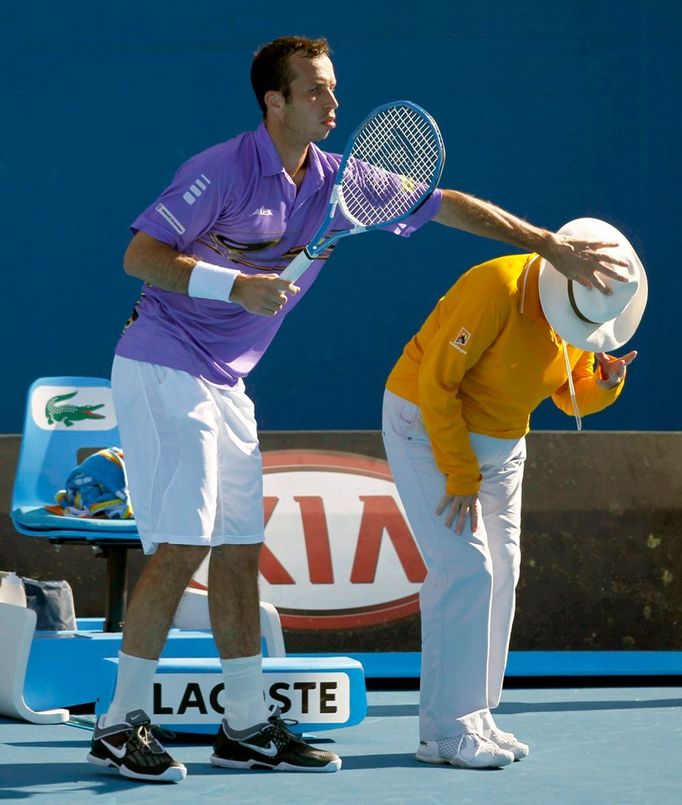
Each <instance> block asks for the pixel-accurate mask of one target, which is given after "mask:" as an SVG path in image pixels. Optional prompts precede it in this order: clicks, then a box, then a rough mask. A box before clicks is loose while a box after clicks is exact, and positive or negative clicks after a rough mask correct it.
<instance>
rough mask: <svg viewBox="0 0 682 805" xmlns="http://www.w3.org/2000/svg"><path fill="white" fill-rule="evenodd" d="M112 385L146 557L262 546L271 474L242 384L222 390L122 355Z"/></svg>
mask: <svg viewBox="0 0 682 805" xmlns="http://www.w3.org/2000/svg"><path fill="white" fill-rule="evenodd" d="M111 386H112V394H113V399H114V408H115V409H116V417H117V419H118V427H119V433H120V437H121V446H122V448H123V452H124V457H125V466H126V472H127V475H128V486H129V488H130V498H131V502H132V505H133V510H134V513H135V520H136V524H137V528H138V531H139V534H140V539H141V541H142V547H143V548H144V551H145V553H153V552H154V551H155V550H156V548H157V546H158V545H159V544H160V543H172V544H178V545H205V546H207V547H208V546H215V545H222V544H225V543H230V544H253V543H258V542H262V541H263V533H264V518H263V469H262V461H261V455H260V450H259V447H258V435H257V430H256V420H255V417H254V408H253V403H252V402H251V400H250V399H249V398H248V396H247V395H246V392H245V391H244V384H243V382H240V383H239V384H238V385H237V386H236V387H235V388H233V389H227V388H218V387H216V386H213V385H211V384H210V383H207V382H205V381H204V380H202V379H201V378H197V377H193V376H192V375H189V374H187V373H186V372H181V371H178V370H176V369H169V368H168V367H166V366H158V365H156V364H152V363H145V362H142V361H134V360H130V359H128V358H122V357H121V356H119V355H117V356H115V358H114V364H113V367H112V374H111Z"/></svg>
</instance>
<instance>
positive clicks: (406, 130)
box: [340, 105, 443, 226]
mask: <svg viewBox="0 0 682 805" xmlns="http://www.w3.org/2000/svg"><path fill="white" fill-rule="evenodd" d="M442 163H443V144H442V141H441V139H440V134H439V132H438V130H437V128H436V127H435V126H434V125H433V123H432V122H431V120H430V119H429V118H428V117H426V116H425V115H423V114H420V113H419V112H418V111H417V110H415V109H413V108H412V107H408V106H401V105H398V106H393V107H390V108H389V109H385V110H383V111H382V112H380V113H379V114H378V115H376V116H375V117H373V118H371V119H370V120H369V121H368V122H367V123H366V124H365V125H364V126H363V128H362V129H361V130H360V131H359V132H358V133H357V134H356V137H355V143H354V145H353V148H352V151H351V158H350V159H349V161H348V163H347V166H346V170H345V171H344V175H343V178H342V182H341V193H340V201H341V203H342V205H343V207H344V208H345V211H346V212H347V213H348V214H349V217H350V218H351V219H352V220H354V221H355V222H356V223H357V224H360V225H361V226H371V225H376V224H381V223H388V222H389V221H391V220H394V219H396V218H400V217H403V216H405V214H406V213H408V212H409V211H410V210H412V209H413V208H416V207H417V206H419V204H420V203H421V202H422V201H423V199H424V198H425V197H426V196H427V195H428V194H429V193H430V192H431V191H432V190H433V188H434V186H435V184H436V183H437V181H438V178H439V175H440V170H441V167H442Z"/></svg>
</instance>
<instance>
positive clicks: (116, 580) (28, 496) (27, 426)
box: [11, 377, 140, 631]
mask: <svg viewBox="0 0 682 805" xmlns="http://www.w3.org/2000/svg"><path fill="white" fill-rule="evenodd" d="M119 444H120V441H119V435H118V427H117V424H116V415H115V413H114V406H113V402H112V399H111V386H110V383H109V381H108V380H105V379H103V378H98V377H42V378H39V379H38V380H36V381H35V382H34V383H33V384H32V385H31V388H30V389H29V392H28V400H27V404H26V414H25V418H24V430H23V436H22V440H21V449H20V451H19V461H18V465H17V472H16V477H15V482H14V490H13V493H12V505H11V518H12V522H13V524H14V527H15V528H16V530H17V531H18V532H19V533H20V534H24V535H26V536H30V537H42V538H44V539H48V540H50V542H52V543H56V544H90V545H93V546H96V547H98V548H99V549H100V550H101V552H102V554H103V555H104V556H105V557H106V559H107V581H108V593H107V604H106V607H107V610H106V617H105V621H106V622H105V630H106V631H112V630H114V631H116V630H118V628H120V623H121V622H122V619H123V610H124V608H125V574H126V563H127V549H128V548H130V547H140V542H139V537H138V534H137V528H136V525H135V521H134V520H106V519H98V518H76V517H61V516H59V515H56V514H51V513H50V512H48V511H47V510H46V509H45V506H46V505H49V504H54V503H55V493H56V492H57V491H58V490H60V489H63V488H64V482H65V481H66V478H67V476H68V475H69V473H70V472H71V470H72V469H73V468H74V467H75V466H76V465H77V464H80V462H81V461H83V459H84V458H85V457H86V456H87V455H89V454H90V453H93V452H95V451H96V450H99V449H101V448H104V447H114V446H117V445H119Z"/></svg>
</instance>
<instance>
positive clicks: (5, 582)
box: [0, 571, 26, 607]
mask: <svg viewBox="0 0 682 805" xmlns="http://www.w3.org/2000/svg"><path fill="white" fill-rule="evenodd" d="M0 603H3V604H14V605H15V606H17V607H25V606H26V590H24V582H23V581H22V580H21V579H20V578H19V576H17V574H16V573H15V572H14V571H12V572H11V573H8V574H7V575H6V576H4V577H3V579H2V583H0Z"/></svg>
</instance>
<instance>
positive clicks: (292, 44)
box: [251, 36, 330, 115]
mask: <svg viewBox="0 0 682 805" xmlns="http://www.w3.org/2000/svg"><path fill="white" fill-rule="evenodd" d="M329 53H330V50H329V43H328V42H327V40H326V39H324V37H322V38H320V39H308V37H306V36H281V37H279V39H275V40H273V41H272V42H269V43H268V44H267V45H263V46H262V47H260V48H259V49H258V50H257V51H256V55H255V56H254V58H253V62H252V63H251V86H252V87H253V91H254V92H255V93H256V100H257V101H258V105H259V106H260V108H261V111H262V112H263V115H265V112H266V106H265V93H266V92H270V91H271V90H274V91H275V92H281V93H282V95H283V96H284V98H285V99H288V98H289V85H290V84H291V82H292V80H293V78H294V76H293V73H292V70H291V67H290V66H289V56H303V57H304V58H306V59H316V58H317V57H318V56H329Z"/></svg>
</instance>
